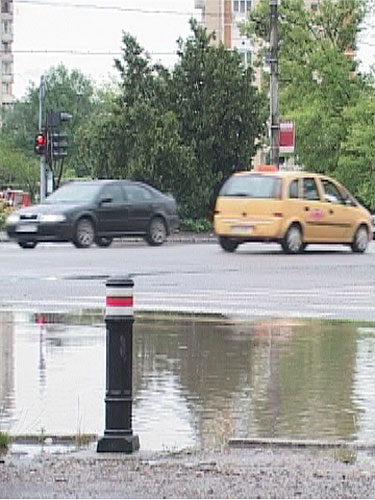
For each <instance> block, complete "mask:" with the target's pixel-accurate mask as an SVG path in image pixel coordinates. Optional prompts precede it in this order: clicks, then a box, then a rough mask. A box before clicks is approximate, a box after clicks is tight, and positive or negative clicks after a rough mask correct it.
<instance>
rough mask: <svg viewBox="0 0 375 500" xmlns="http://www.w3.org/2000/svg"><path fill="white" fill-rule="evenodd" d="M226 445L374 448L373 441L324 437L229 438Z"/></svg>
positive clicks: (236, 446) (240, 446)
mask: <svg viewBox="0 0 375 500" xmlns="http://www.w3.org/2000/svg"><path fill="white" fill-rule="evenodd" d="M228 446H229V447H231V448H253V447H254V448H255V447H265V446H274V447H276V448H351V449H356V450H371V449H374V448H375V443H371V442H369V443H366V442H363V441H340V440H332V441H331V440H324V439H316V440H311V439H278V438H231V439H229V440H228Z"/></svg>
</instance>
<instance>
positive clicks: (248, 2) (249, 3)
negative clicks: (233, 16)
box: [246, 0, 252, 12]
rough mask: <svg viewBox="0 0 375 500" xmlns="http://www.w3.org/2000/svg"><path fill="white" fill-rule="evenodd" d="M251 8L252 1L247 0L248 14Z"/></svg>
mask: <svg viewBox="0 0 375 500" xmlns="http://www.w3.org/2000/svg"><path fill="white" fill-rule="evenodd" d="M251 6H252V1H251V0H247V1H246V10H247V12H250V11H251Z"/></svg>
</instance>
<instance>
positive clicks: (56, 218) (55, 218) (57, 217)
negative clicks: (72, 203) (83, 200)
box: [39, 214, 66, 222]
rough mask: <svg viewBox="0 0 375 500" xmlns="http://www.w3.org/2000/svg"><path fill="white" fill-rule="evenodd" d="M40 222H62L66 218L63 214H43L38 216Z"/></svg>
mask: <svg viewBox="0 0 375 500" xmlns="http://www.w3.org/2000/svg"><path fill="white" fill-rule="evenodd" d="M39 220H40V222H64V221H65V220H66V217H65V215H63V214H45V215H41V216H40V219H39Z"/></svg>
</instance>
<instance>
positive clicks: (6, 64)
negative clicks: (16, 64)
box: [1, 61, 12, 75]
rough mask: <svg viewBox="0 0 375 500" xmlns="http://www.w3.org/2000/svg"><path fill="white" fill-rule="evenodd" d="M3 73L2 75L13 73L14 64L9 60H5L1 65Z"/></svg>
mask: <svg viewBox="0 0 375 500" xmlns="http://www.w3.org/2000/svg"><path fill="white" fill-rule="evenodd" d="M1 74H2V75H11V74H12V65H11V63H10V62H8V61H3V62H2V65H1Z"/></svg>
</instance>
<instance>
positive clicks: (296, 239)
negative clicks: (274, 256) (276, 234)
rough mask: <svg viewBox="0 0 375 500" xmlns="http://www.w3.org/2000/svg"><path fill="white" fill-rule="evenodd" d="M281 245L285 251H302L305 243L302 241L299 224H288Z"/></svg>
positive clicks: (293, 252) (294, 252)
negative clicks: (288, 226)
mask: <svg viewBox="0 0 375 500" xmlns="http://www.w3.org/2000/svg"><path fill="white" fill-rule="evenodd" d="M281 247H282V249H283V251H284V252H285V253H292V254H296V253H300V252H303V250H304V249H305V247H306V245H305V244H304V243H303V241H302V231H301V228H300V226H298V225H297V224H293V225H292V226H290V228H289V229H288V231H287V232H286V235H285V236H284V239H283V240H282V242H281Z"/></svg>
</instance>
